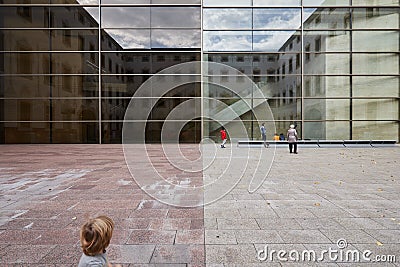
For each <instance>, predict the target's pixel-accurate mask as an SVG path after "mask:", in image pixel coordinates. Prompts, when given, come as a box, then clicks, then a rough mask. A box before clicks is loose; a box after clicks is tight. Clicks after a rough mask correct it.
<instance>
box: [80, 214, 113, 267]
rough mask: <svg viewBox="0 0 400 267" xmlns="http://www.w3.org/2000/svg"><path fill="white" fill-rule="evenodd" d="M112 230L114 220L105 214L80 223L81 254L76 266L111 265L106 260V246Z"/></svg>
mask: <svg viewBox="0 0 400 267" xmlns="http://www.w3.org/2000/svg"><path fill="white" fill-rule="evenodd" d="M113 230H114V222H113V221H112V220H111V219H110V218H109V217H107V216H98V217H97V218H94V219H89V220H88V221H87V222H86V223H84V224H83V225H82V228H81V232H80V239H81V247H82V251H83V254H82V256H81V259H80V261H79V265H78V267H89V266H90V267H104V266H107V267H112V265H110V264H108V261H107V256H106V248H107V247H108V245H109V244H110V240H111V237H112V234H113ZM118 266H120V265H116V266H115V267H118Z"/></svg>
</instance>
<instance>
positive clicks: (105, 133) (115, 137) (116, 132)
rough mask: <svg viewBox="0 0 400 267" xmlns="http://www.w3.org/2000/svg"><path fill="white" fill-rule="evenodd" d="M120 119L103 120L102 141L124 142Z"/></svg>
mask: <svg viewBox="0 0 400 267" xmlns="http://www.w3.org/2000/svg"><path fill="white" fill-rule="evenodd" d="M123 125H124V123H123V122H120V121H110V122H104V121H103V122H101V142H102V143H103V144H122V127H123Z"/></svg>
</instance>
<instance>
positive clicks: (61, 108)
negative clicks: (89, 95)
mask: <svg viewBox="0 0 400 267" xmlns="http://www.w3.org/2000/svg"><path fill="white" fill-rule="evenodd" d="M49 101H50V105H51V106H52V109H53V116H52V118H51V120H54V121H80V120H84V121H94V120H98V118H99V112H98V110H99V100H98V99H97V98H95V99H86V98H85V99H50V100H49Z"/></svg>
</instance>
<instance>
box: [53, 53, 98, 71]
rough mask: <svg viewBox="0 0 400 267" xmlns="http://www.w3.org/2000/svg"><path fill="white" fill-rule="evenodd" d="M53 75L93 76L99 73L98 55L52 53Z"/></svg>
mask: <svg viewBox="0 0 400 267" xmlns="http://www.w3.org/2000/svg"><path fill="white" fill-rule="evenodd" d="M51 60H52V63H53V64H52V73H54V74H95V73H98V72H99V69H98V66H99V62H98V53H96V52H93V53H52V54H51Z"/></svg>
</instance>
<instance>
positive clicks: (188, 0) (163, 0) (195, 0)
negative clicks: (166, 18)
mask: <svg viewBox="0 0 400 267" xmlns="http://www.w3.org/2000/svg"><path fill="white" fill-rule="evenodd" d="M151 3H152V4H198V5H199V4H201V0H151Z"/></svg>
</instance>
